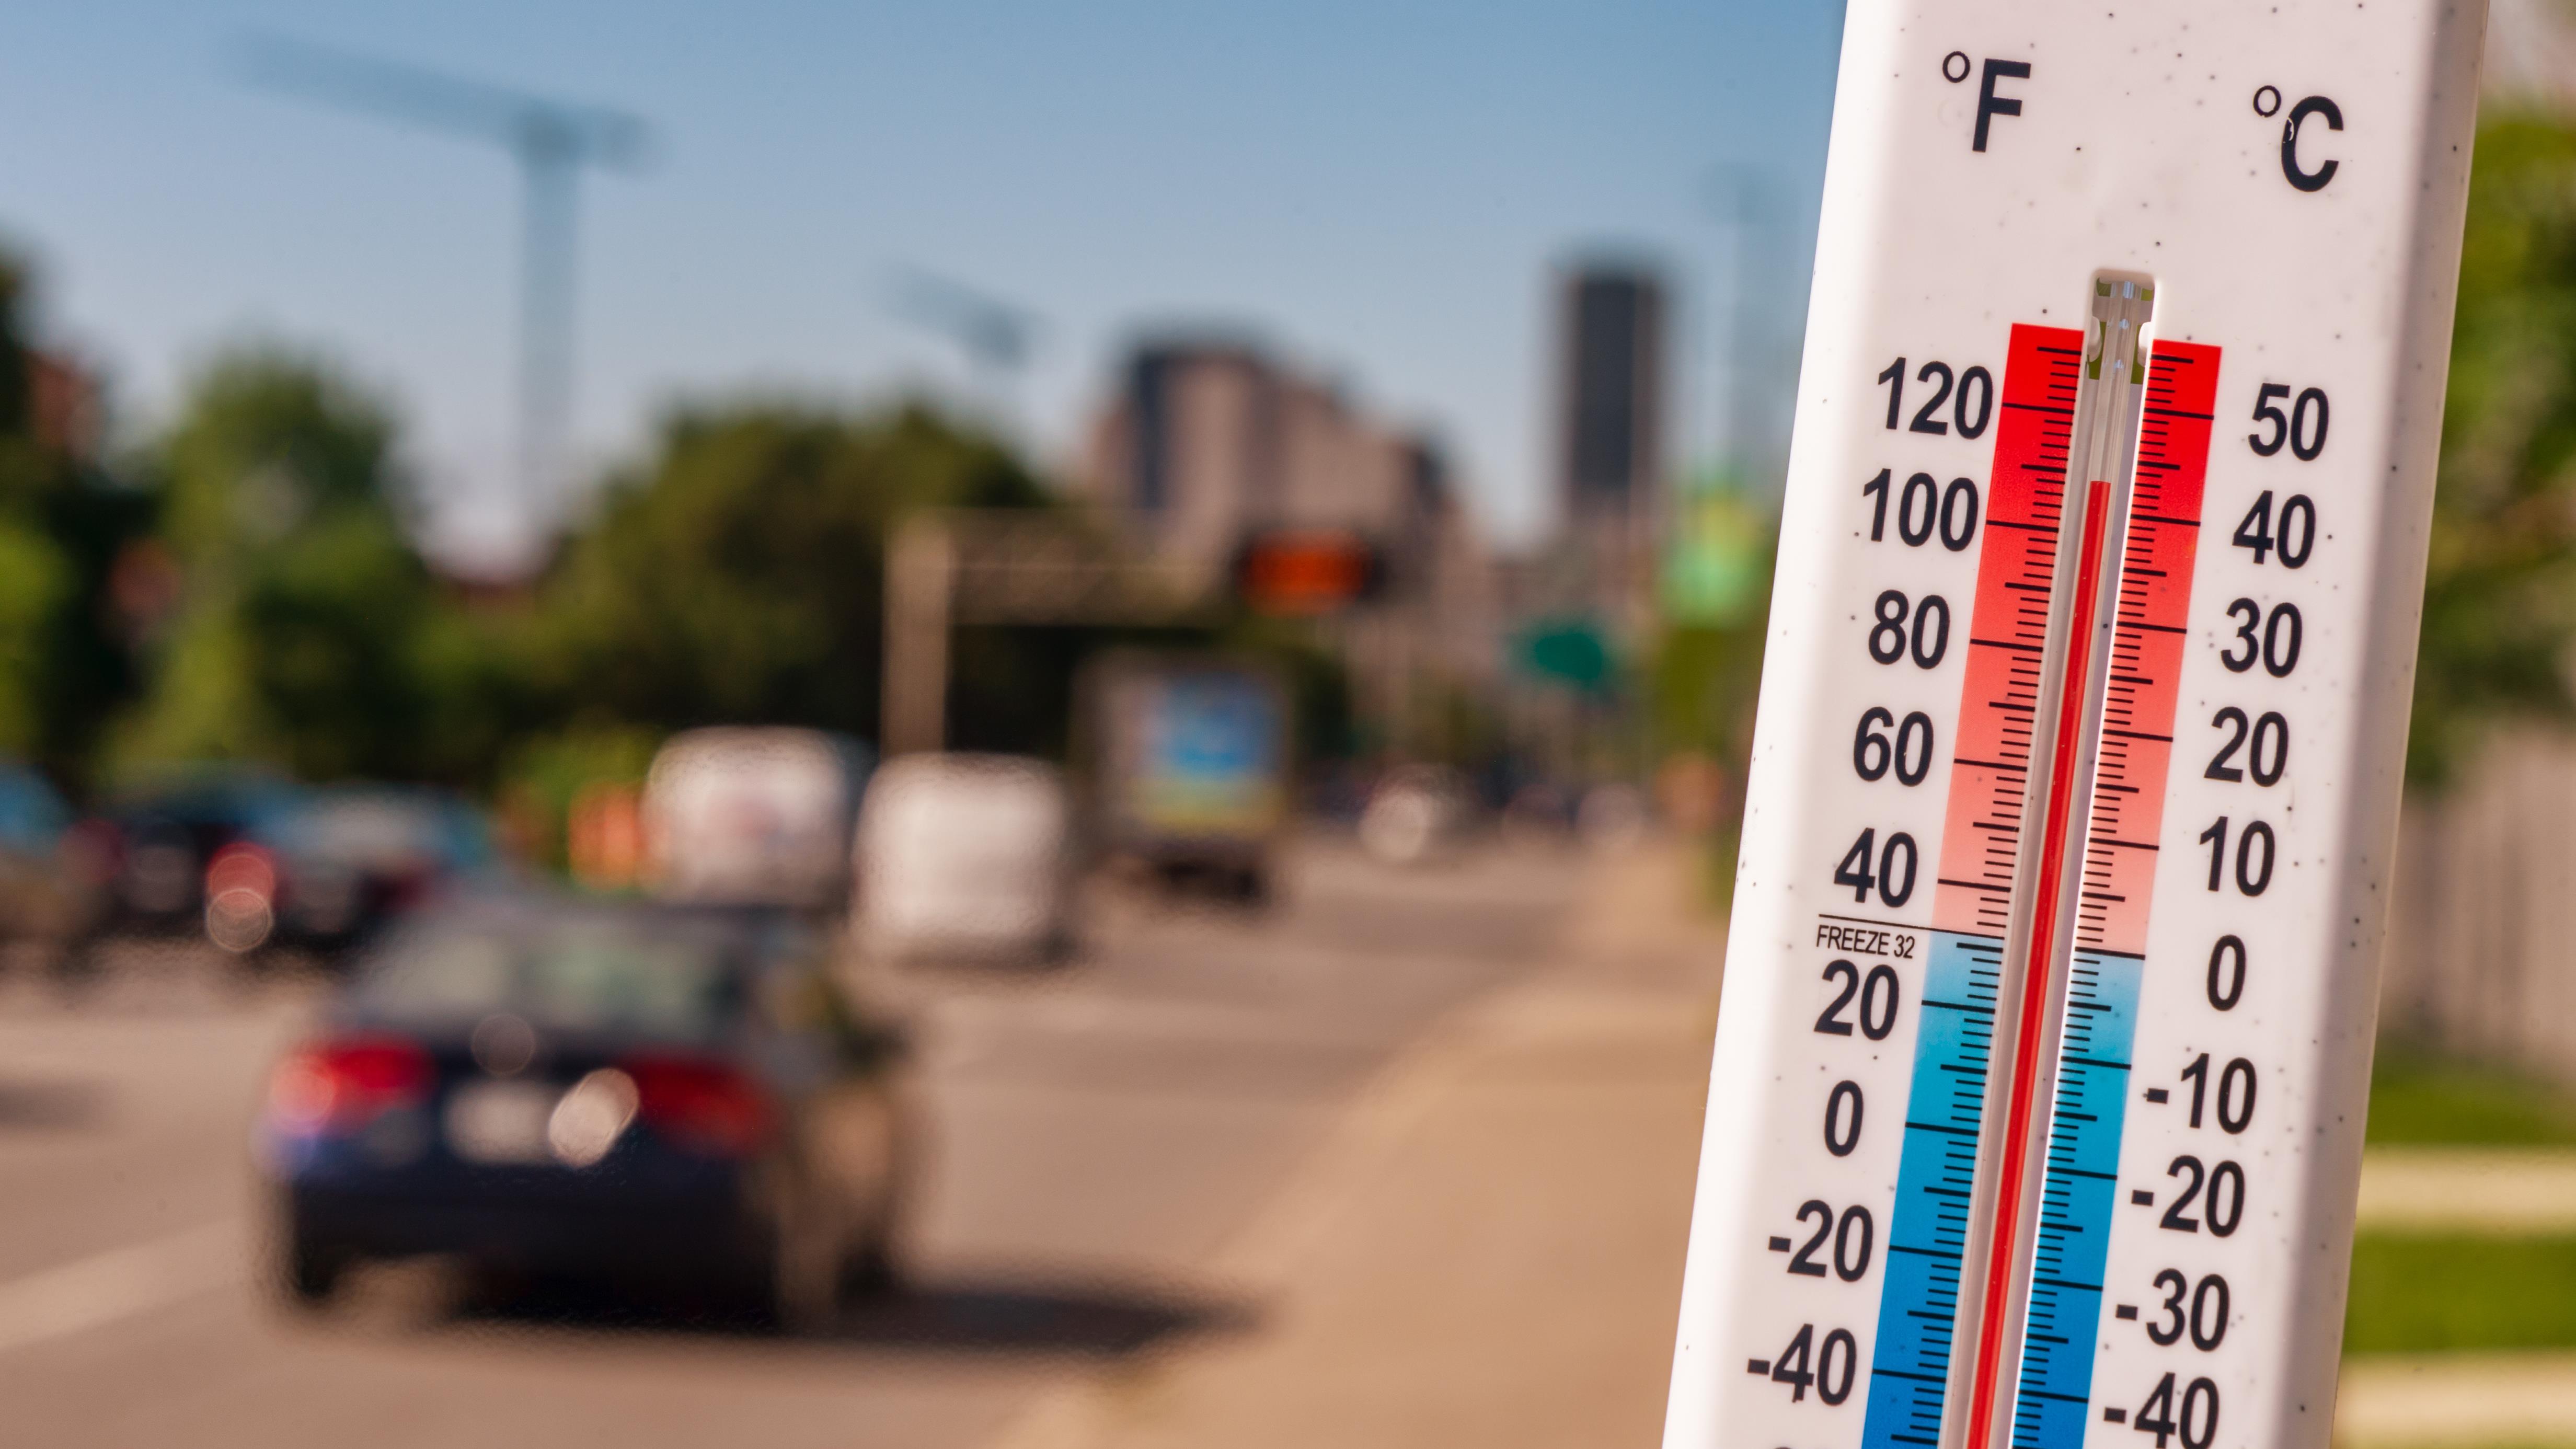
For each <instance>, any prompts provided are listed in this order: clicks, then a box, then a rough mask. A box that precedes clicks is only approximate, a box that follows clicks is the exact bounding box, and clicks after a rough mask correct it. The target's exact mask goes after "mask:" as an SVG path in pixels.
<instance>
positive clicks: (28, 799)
mask: <svg viewBox="0 0 2576 1449" xmlns="http://www.w3.org/2000/svg"><path fill="white" fill-rule="evenodd" d="M71 825H72V813H71V810H70V808H69V807H67V806H65V805H64V804H63V798H62V796H61V795H59V794H57V793H55V790H54V787H53V786H52V785H50V784H48V783H46V781H45V777H44V776H42V775H39V774H37V773H36V772H35V771H33V770H30V769H28V768H27V767H26V766H24V765H20V764H13V763H6V762H0V944H10V945H16V944H26V943H32V944H36V945H40V946H43V947H45V948H46V949H47V950H50V951H52V952H54V953H56V955H57V956H58V957H61V956H63V955H65V954H67V953H74V952H78V951H79V950H81V949H82V948H83V946H84V945H85V943H86V942H87V940H88V939H89V937H91V936H92V935H93V934H95V933H96V931H97V929H98V925H99V920H100V917H101V914H102V912H103V910H104V908H105V905H106V897H105V892H104V890H103V884H104V882H103V878H102V864H103V862H102V861H101V859H100V858H99V856H98V855H97V853H96V852H95V851H94V850H93V849H92V848H91V844H90V842H89V840H88V839H87V838H85V837H84V836H83V835H82V834H81V833H79V832H77V831H75V830H73V829H72V828H71Z"/></svg>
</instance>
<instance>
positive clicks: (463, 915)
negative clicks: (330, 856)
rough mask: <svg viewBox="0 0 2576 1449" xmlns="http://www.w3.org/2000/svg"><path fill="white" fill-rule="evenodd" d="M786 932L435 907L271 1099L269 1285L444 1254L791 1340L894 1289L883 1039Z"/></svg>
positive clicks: (332, 1284)
mask: <svg viewBox="0 0 2576 1449" xmlns="http://www.w3.org/2000/svg"><path fill="white" fill-rule="evenodd" d="M818 949H819V941H818V938H816V937H814V936H813V935H812V934H811V933H810V932H807V931H805V930H804V929H803V928H801V927H799V926H797V925H795V924H794V923H792V922H790V921H788V920H786V919H785V918H783V917H778V916H774V915H766V914H757V913H732V914H717V913H711V912H706V911H697V910H689V909H684V908H674V907H666V906H651V905H643V904H637V903H627V902H607V903H602V902H595V901H577V900H572V899H566V898H562V897H556V896H547V895H536V894H519V895H509V896H486V897H480V898H474V899H459V900H454V901H450V902H448V903H445V904H441V905H437V906H433V907H430V908H428V909H425V910H423V911H422V912H420V913H418V914H416V915H414V916H413V917H411V918H409V919H408V920H407V921H406V922H404V923H403V924H402V925H400V926H398V927H396V928H395V930H394V931H393V932H392V933H390V934H389V935H388V936H387V937H386V938H385V940H384V941H383V943H382V944H381V946H380V947H378V948H377V949H376V950H374V951H372V952H371V953H369V954H368V956H367V957H366V958H365V959H364V960H363V961H362V962H361V964H360V966H359V968H358V970H357V972H356V974H355V976H354V977H353V978H352V980H351V981H350V983H349V984H348V985H347V986H346V987H344V988H343V989H342V990H341V991H340V992H339V994H338V995H337V996H336V997H335V999H334V1000H333V1001H332V1002H331V1004H330V1006H329V1007H328V1009H327V1011H326V1012H325V1014H324V1017H323V1021H322V1025H321V1028H320V1030H319V1031H318V1032H317V1033H316V1034H315V1035H314V1036H313V1037H312V1038H311V1039H310V1040H309V1041H307V1042H305V1043H304V1044H303V1045H301V1046H299V1047H297V1048H296V1049H295V1050H293V1051H292V1052H290V1053H289V1054H288V1055H287V1056H286V1057H285V1058H284V1059H283V1060H282V1061H281V1062H280V1063H279V1064H278V1066H277V1067H276V1069H275V1072H274V1073H273V1075H272V1076H271V1078H270V1082H269V1089H268V1098H267V1103H266V1107H265V1110H264V1112H263V1113H262V1116H261V1121H260V1127H259V1131H258V1141H257V1155H258V1159H259V1165H260V1168H261V1170H262V1173H263V1175H264V1176H265V1177H267V1178H268V1180H269V1181H270V1182H271V1183H272V1184H273V1185H274V1187H275V1205H276V1212H277V1221H276V1224H275V1227H276V1240H275V1241H276V1249H277V1260H278V1261H277V1267H278V1270H279V1271H278V1278H279V1284H280V1287H281V1288H282V1290H283V1292H284V1293H285V1295H286V1297H287V1299H288V1301H289V1302H292V1303H297V1304H308V1305H309V1304H315V1303H319V1302H321V1301H323V1300H325V1299H328V1298H329V1297H330V1296H331V1295H332V1293H333V1292H334V1290H335V1288H336V1287H337V1285H338V1284H339V1282H340V1280H341V1278H342V1275H343V1274H344V1272H345V1271H346V1270H347V1269H348V1268H349V1266H350V1265H351V1264H353V1263H356V1262H359V1261H361V1260H363V1259H368V1258H386V1257H400V1256H407V1255H413V1254H452V1255H458V1256H461V1257H462V1258H463V1259H465V1260H466V1261H468V1262H469V1263H473V1264H478V1265H482V1266H486V1267H494V1268H502V1269H512V1270H518V1271H522V1272H533V1273H544V1274H560V1275H570V1276H578V1277H587V1278H591V1279H595V1280H606V1281H614V1282H619V1283H624V1284H630V1285H634V1286H638V1287H645V1288H650V1289H654V1290H657V1291H660V1290H670V1289H678V1290H682V1291H685V1292H689V1293H691V1294H693V1295H697V1296H700V1297H701V1298H703V1296H704V1295H705V1294H706V1293H707V1291H708V1290H712V1291H713V1292H714V1293H715V1294H717V1295H720V1301H724V1302H729V1303H732V1304H734V1305H737V1306H739V1307H743V1308H748V1309H752V1310H755V1311H757V1312H760V1313H762V1314H764V1315H766V1316H770V1317H773V1318H774V1319H775V1320H776V1321H778V1322H781V1323H785V1324H789V1325H800V1326H801V1325H807V1324H812V1323H816V1322H820V1321H823V1320H826V1319H828V1318H829V1317H830V1315H831V1314H832V1313H833V1312H834V1311H835V1309H836V1308H837V1307H838V1306H839V1305H840V1304H841V1303H843V1302H844V1301H846V1300H847V1299H848V1298H849V1297H850V1296H852V1295H853V1294H856V1293H860V1292H864V1291H867V1290H870V1289H875V1288H881V1287H883V1286H885V1285H887V1284H889V1283H890V1282H891V1281H892V1278H893V1276H894V1265H895V1252H896V1237H897V1233H898V1230H899V1219H900V1206H901V1204H902V1202H903V1200H904V1196H905V1191H904V1189H905V1183H904V1178H905V1167H906V1163H907V1160H908V1158H909V1157H910V1153H909V1152H908V1151H907V1144H908V1143H909V1141H910V1140H911V1135H912V1134H911V1130H910V1124H909V1118H908V1113H907V1110H906V1097H907V1092H906V1090H905V1087H904V1084H903V1067H902V1059H903V1056H904V1053H903V1049H902V1040H901V1036H900V1034H899V1032H898V1031H897V1030H896V1029H894V1027H893V1026H892V1025H891V1024H890V1023H888V1022H884V1021H880V1020H875V1019H871V1018H870V1017H868V1016H865V1015H862V1014H861V1013H860V1012H859V1011H858V1010H857V1009H856V1008H855V1007H854V1006H853V1004H852V1001H851V999H850V998H849V996H848V995H846V994H845V993H844V992H842V991H841V990H840V989H839V988H838V987H837V986H836V985H835V983H834V982H833V980H832V977H831V974H830V972H829V970H828V968H827V965H826V963H825V962H824V961H823V959H821V957H820V956H819V955H818V954H817V953H818Z"/></svg>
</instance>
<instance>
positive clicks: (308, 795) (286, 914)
mask: <svg viewBox="0 0 2576 1449" xmlns="http://www.w3.org/2000/svg"><path fill="white" fill-rule="evenodd" d="M496 868H497V860H496V857H495V855H494V852H493V849H492V839H491V831H490V828H489V826H488V825H487V823H486V822H485V820H484V818H483V815H482V813H481V812H480V811H478V810H476V809H474V808H473V807H472V806H471V805H469V804H467V803H466V802H465V801H464V800H462V799H460V798H458V797H456V796H453V795H449V794H446V793H444V792H441V791H436V790H426V789H419V788H413V787H403V786H391V785H340V786H333V787H330V788H325V789H311V790H307V791H305V792H303V793H302V795H301V796H300V797H299V798H297V799H296V800H295V801H294V802H293V803H292V804H290V805H288V806H286V807H284V808H281V809H277V810H273V811H270V812H269V813H267V814H266V815H265V816H264V817H263V818H262V819H260V820H258V821H256V822H254V823H252V824H251V825H250V826H249V828H248V829H246V830H245V831H243V832H242V834H241V836H240V838H238V839H236V840H234V841H233V842H231V843H230V844H228V845H225V846H224V847H223V848H221V849H219V850H217V851H216V852H215V853H214V855H213V857H212V858H211V859H210V860H209V861H208V862H207V865H206V873H205V887H204V897H205V902H206V907H205V921H206V939H208V940H209V941H212V942H213V943H214V944H215V945H216V946H218V947H221V948H222V949H224V950H226V951H229V952H231V953H233V954H234V955H237V956H242V957H245V958H250V959H252V960H258V959H260V958H261V957H262V956H263V955H264V953H266V952H268V951H269V950H270V949H271V948H283V949H286V950H291V951H298V952H302V953H304V954H305V955H307V956H309V957H313V958H316V959H318V960H320V961H321V962H323V963H324V964H326V965H337V964H339V963H340V962H341V961H342V959H343V958H344V957H345V956H346V955H347V954H348V953H350V952H353V951H356V950H358V949H361V948H363V947H364V946H365V945H366V944H367V943H368V942H369V941H371V940H373V939H374V938H375V936H376V935H377V934H378V933H379V932H381V931H382V930H383V929H384V928H385V927H386V926H388V925H389V924H391V923H392V922H393V921H395V920H397V919H399V918H400V917H401V916H402V914H403V913H404V912H406V911H409V910H411V909H413V908H414V907H416V906H418V905H419V904H421V903H422V902H423V901H426V900H428V899H430V898H431V897H433V896H435V895H437V894H439V893H441V892H442V891H444V890H446V889H449V888H451V887H453V886H455V885H456V884H458V883H459V882H463V881H470V880H472V879H474V878H477V877H486V878H488V877H491V876H492V875H493V874H494V873H495V871H496Z"/></svg>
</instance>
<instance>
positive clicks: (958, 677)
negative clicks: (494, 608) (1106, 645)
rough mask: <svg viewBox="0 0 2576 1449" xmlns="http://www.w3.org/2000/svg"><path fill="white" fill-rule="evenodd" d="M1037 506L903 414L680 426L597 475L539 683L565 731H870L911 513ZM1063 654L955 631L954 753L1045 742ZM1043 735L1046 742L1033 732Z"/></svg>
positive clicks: (989, 451)
mask: <svg viewBox="0 0 2576 1449" xmlns="http://www.w3.org/2000/svg"><path fill="white" fill-rule="evenodd" d="M1046 502H1047V495H1046V493H1045V491H1044V490H1043V489H1042V488H1041V487H1040V486H1039V484H1038V482H1037V480H1036V479H1035V478H1034V477H1032V476H1031V475H1030V474H1029V473H1028V471H1027V470H1026V469H1024V468H1023V467H1021V466H1020V464H1019V463H1018V462H1017V461H1016V460H1015V459H1013V458H1012V457H1011V455H1010V454H1009V453H1007V452H1006V451H1004V450H1003V449H1002V448H1001V447H1000V446H999V445H997V444H996V443H994V442H993V441H991V440H990V439H987V438H984V437H981V436H978V435H976V434H973V433H970V432H967V431H964V430H962V429H960V428H957V427H955V426H953V425H951V424H949V423H947V422H946V421H944V420H942V419H940V418H939V417H937V416H935V415H934V414H932V413H930V412H928V411H926V410H924V409H921V408H918V407H911V408H905V409H902V410H900V411H897V412H894V413H892V414H889V415H885V416H881V417H875V418H868V419H855V420H854V419H851V418H847V417H844V416H841V415H838V414H834V413H830V412H824V411H819V410H813V409H805V408H797V407H790V406H771V405H750V406H743V407H735V408H725V409H707V410H694V411H689V412H684V413H681V414H679V415H677V416H675V417H674V418H672V419H671V421H670V422H669V423H668V424H667V425H666V426H665V428H664V429H663V434H662V439H661V446H660V448H659V450H658V454H657V456H656V457H655V458H654V459H653V460H652V461H651V463H650V464H648V465H647V466H645V467H643V468H640V469H636V470H632V471H629V472H627V473H625V474H623V475H621V476H618V477H616V478H614V479H613V480H612V481H611V484H610V486H609V489H608V493H607V496H606V499H605V501H604V503H603V506H602V508H601V511H600V513H599V516H598V518H597V521H596V522H595V523H594V524H593V525H592V526H591V527H590V528H589V529H587V530H586V531H585V532H583V533H582V534H581V535H579V536H578V537H576V538H575V539H574V540H573V541H572V543H571V544H570V546H569V547H568V548H567V550H566V552H565V554H564V557H563V558H562V560H561V562H560V564H559V565H558V567H557V568H556V569H555V571H554V573H553V576H552V577H551V578H549V579H548V581H547V583H546V585H545V589H544V594H543V602H542V622H541V624H540V626H539V632H540V635H541V637H542V639H543V641H544V642H543V645H542V646H541V647H542V657H543V658H544V660H545V663H544V665H543V668H544V671H545V675H544V680H543V685H544V688H545V690H546V695H547V698H549V699H550V700H552V701H555V702H556V707H557V708H559V709H560V710H562V711H563V712H564V713H565V714H566V715H568V716H593V717H597V718H599V719H602V720H617V721H624V722H627V723H632V724H647V725H653V726H657V727H660V728H663V729H682V728H687V727H689V726H692V725H700V724H715V723H744V722H758V723H781V724H803V725H811V726H815V727H818V728H825V729H835V730H843V731H847V732H849V733H852V734H855V735H859V736H861V737H864V738H871V739H872V738H874V737H875V736H876V733H877V691H878V675H879V667H880V656H881V650H882V641H883V636H884V626H883V593H884V561H885V543H886V538H887V536H888V533H889V532H890V530H891V528H892V527H893V525H894V524H895V522H896V521H897V520H898V519H900V518H901V517H902V516H903V515H904V514H906V513H907V512H910V511H912V510H915V509H920V508H928V507H982V508H994V507H1033V506H1040V505H1043V504H1044V503H1046ZM1070 642H1071V641H1068V640H1064V639H1061V638H1057V639H1048V638H1044V637H1039V636H1038V635H1037V634H1036V631H1003V630H962V631H960V638H959V641H958V644H957V648H956V670H955V689H956V694H955V700H956V711H955V713H956V717H957V719H958V720H959V722H960V724H961V726H962V727H965V728H966V729H967V730H969V731H971V730H973V729H976V728H981V729H984V730H985V731H987V733H988V736H990V737H988V738H983V739H977V738H973V737H972V736H971V734H969V736H968V737H966V738H964V739H963V740H962V741H961V742H963V743H967V744H995V745H1016V746H1018V747H1022V748H1026V747H1028V746H1029V744H1030V743H1031V741H1030V740H1029V739H1028V738H1026V736H1027V735H1028V734H1029V732H1030V731H1031V730H1044V731H1051V732H1053V734H1054V735H1060V733H1061V729H1062V723H1061V716H1062V709H1063V706H1062V697H1063V695H1064V693H1065V691H1064V688H1063V680H1064V679H1065V678H1067V677H1069V675H1070V668H1071V666H1070V660H1069V658H1068V657H1066V650H1067V648H1068V646H1069V644H1070ZM1049 737H1052V736H1049Z"/></svg>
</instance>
